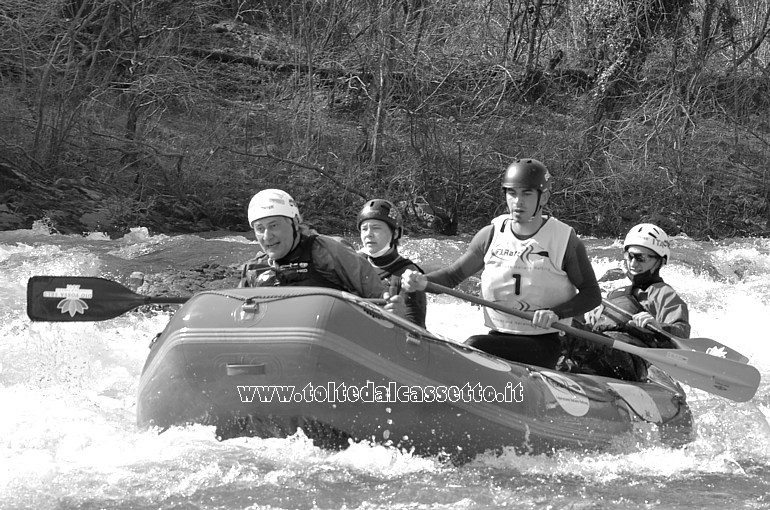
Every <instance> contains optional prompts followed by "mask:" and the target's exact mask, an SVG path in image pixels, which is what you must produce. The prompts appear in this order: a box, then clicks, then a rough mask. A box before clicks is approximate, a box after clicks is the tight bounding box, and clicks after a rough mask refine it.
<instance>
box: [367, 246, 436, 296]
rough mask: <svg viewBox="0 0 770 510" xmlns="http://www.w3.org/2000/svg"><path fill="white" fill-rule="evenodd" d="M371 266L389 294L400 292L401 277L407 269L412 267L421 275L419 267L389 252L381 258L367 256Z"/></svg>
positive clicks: (395, 253) (396, 253)
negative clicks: (386, 287)
mask: <svg viewBox="0 0 770 510" xmlns="http://www.w3.org/2000/svg"><path fill="white" fill-rule="evenodd" d="M367 259H368V260H369V262H370V263H371V264H372V266H373V267H374V268H375V269H376V270H377V274H378V275H379V276H380V279H381V280H382V281H383V282H384V283H385V285H387V286H388V289H389V292H390V293H391V294H394V293H398V292H399V291H400V290H401V275H402V274H404V271H406V269H407V268H409V267H412V268H414V269H416V270H417V271H419V272H421V273H423V272H424V271H423V270H422V269H420V266H418V265H417V264H415V263H414V262H412V261H411V260H409V259H407V258H404V257H402V256H401V255H400V254H399V253H398V252H391V253H388V254H387V255H384V256H382V257H377V258H372V257H369V256H367Z"/></svg>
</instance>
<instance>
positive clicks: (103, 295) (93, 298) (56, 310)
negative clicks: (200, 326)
mask: <svg viewBox="0 0 770 510" xmlns="http://www.w3.org/2000/svg"><path fill="white" fill-rule="evenodd" d="M188 299H190V298H189V297H178V296H142V295H140V294H136V293H135V292H133V291H131V289H128V288H126V287H124V286H123V285H121V284H119V283H117V282H113V281H110V280H106V279H104V278H97V277H94V276H33V277H32V278H30V279H29V281H28V282H27V315H28V316H29V318H30V319H32V320H33V321H47V322H77V321H103V320H107V319H112V318H114V317H117V316H119V315H122V314H124V313H126V312H128V311H130V310H133V309H134V308H137V307H140V306H144V305H172V304H180V303H184V302H185V301H187V300H188Z"/></svg>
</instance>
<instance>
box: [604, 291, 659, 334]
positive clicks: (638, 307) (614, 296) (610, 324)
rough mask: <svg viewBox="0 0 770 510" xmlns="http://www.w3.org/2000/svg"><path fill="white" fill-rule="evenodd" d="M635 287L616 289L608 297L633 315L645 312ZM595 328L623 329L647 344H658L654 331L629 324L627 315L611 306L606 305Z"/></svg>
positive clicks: (605, 329)
mask: <svg viewBox="0 0 770 510" xmlns="http://www.w3.org/2000/svg"><path fill="white" fill-rule="evenodd" d="M633 289H634V287H633V285H627V286H626V287H622V288H619V289H615V290H613V291H612V292H610V293H609V295H608V296H607V298H606V299H607V301H610V302H612V303H613V304H615V305H617V306H618V307H619V308H621V309H623V310H625V311H626V312H628V313H629V314H631V315H635V314H637V313H639V312H644V311H645V308H644V307H643V306H642V304H641V303H639V301H638V300H637V299H636V298H635V297H634V295H633V293H632V292H633ZM593 329H594V331H599V332H605V331H622V332H624V333H628V334H631V335H633V336H635V337H637V338H639V339H640V340H642V341H643V342H644V343H645V344H647V345H650V346H655V344H656V336H655V333H654V332H652V331H649V330H646V329H641V328H637V327H635V326H631V325H629V324H628V319H627V318H626V317H624V316H623V315H621V314H620V313H618V312H616V311H614V310H612V309H611V308H609V307H604V311H602V316H601V317H600V318H599V320H598V321H597V323H596V325H595V326H594V328H593Z"/></svg>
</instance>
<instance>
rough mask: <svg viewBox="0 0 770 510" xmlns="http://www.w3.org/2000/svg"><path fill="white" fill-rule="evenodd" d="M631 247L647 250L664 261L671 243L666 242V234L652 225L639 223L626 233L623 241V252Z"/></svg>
mask: <svg viewBox="0 0 770 510" xmlns="http://www.w3.org/2000/svg"><path fill="white" fill-rule="evenodd" d="M632 245H636V246H644V247H645V248H649V249H651V250H652V251H654V252H655V253H657V254H658V255H660V256H661V257H662V258H663V259H664V260H666V261H668V256H669V255H670V254H671V241H669V240H668V234H666V233H665V232H664V231H663V229H662V228H660V227H658V226H657V225H653V224H652V223H641V224H639V225H637V226H635V227H634V228H632V229H631V230H629V231H628V234H626V239H625V241H623V251H625V250H627V249H628V247H629V246H632Z"/></svg>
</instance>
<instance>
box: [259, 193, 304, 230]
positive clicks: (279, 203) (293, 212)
mask: <svg viewBox="0 0 770 510" xmlns="http://www.w3.org/2000/svg"><path fill="white" fill-rule="evenodd" d="M248 213H249V225H253V224H254V222H255V221H257V220H261V219H263V218H267V217H269V216H284V217H286V218H290V219H292V220H293V219H296V220H297V223H300V222H301V221H302V216H300V214H299V208H298V207H297V204H296V202H294V199H293V198H291V195H289V194H288V193H286V192H285V191H283V190H280V189H263V190H262V191H260V192H259V193H257V194H256V195H254V196H253V197H251V201H250V202H249V211H248Z"/></svg>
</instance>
